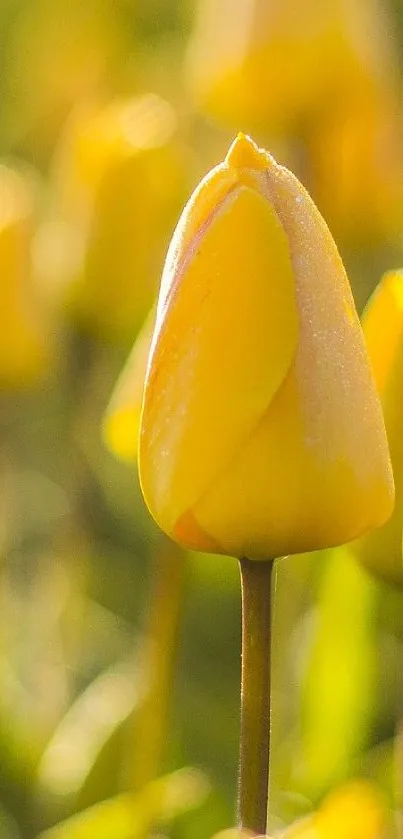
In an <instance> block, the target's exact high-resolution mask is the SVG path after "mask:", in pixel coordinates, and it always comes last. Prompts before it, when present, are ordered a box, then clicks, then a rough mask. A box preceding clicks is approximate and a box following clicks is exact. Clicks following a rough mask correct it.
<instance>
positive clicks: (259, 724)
mask: <svg viewBox="0 0 403 839" xmlns="http://www.w3.org/2000/svg"><path fill="white" fill-rule="evenodd" d="M240 571H241V583H242V683H241V742H240V757H239V797H238V817H239V824H240V827H241V828H243V829H245V830H249V831H251V832H252V834H255V835H259V834H262V833H265V832H266V822H267V801H268V785H269V745H270V644H271V583H272V573H273V562H258V561H252V560H249V559H246V558H244V559H241V560H240Z"/></svg>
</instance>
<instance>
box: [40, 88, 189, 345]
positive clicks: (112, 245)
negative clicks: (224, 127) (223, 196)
mask: <svg viewBox="0 0 403 839" xmlns="http://www.w3.org/2000/svg"><path fill="white" fill-rule="evenodd" d="M187 159H188V158H187V152H186V149H185V148H184V146H183V144H182V143H181V142H180V140H179V137H178V124H177V119H176V115H175V112H174V111H173V109H172V108H171V106H170V105H169V104H168V103H167V102H165V101H164V100H162V99H161V98H160V97H158V96H155V95H152V94H148V95H144V96H139V97H136V98H134V99H132V100H128V101H119V102H115V103H112V104H111V105H109V106H108V107H106V108H104V109H100V110H97V111H95V112H93V113H91V114H88V113H86V114H82V113H80V114H77V115H76V116H75V118H74V119H72V120H71V122H70V125H69V127H68V129H67V131H66V135H65V136H64V138H63V141H62V143H61V147H60V149H59V153H58V157H57V160H56V163H55V177H54V184H55V200H56V205H57V206H56V208H55V213H56V214H58V215H59V217H60V220H61V222H62V229H63V230H64V233H65V240H64V241H65V246H64V250H65V252H66V253H65V256H63V263H64V264H68V265H69V266H71V267H70V271H71V276H70V278H69V277H67V278H66V277H65V278H64V280H63V282H64V286H65V288H67V298H68V303H69V307H70V310H71V312H72V314H73V316H74V318H75V320H77V321H79V323H80V324H81V325H82V326H84V327H85V328H86V329H89V330H91V331H92V332H95V333H97V334H98V335H101V336H102V337H103V338H105V337H109V338H119V340H122V339H123V340H124V339H125V338H127V337H128V335H130V337H131V336H132V335H133V332H135V331H136V329H138V327H139V326H140V325H141V323H142V322H143V320H144V317H145V315H146V314H147V312H148V311H149V309H150V307H151V305H152V303H153V300H154V298H155V294H156V278H157V277H158V276H159V273H160V270H161V266H162V264H163V259H164V253H165V251H166V247H167V245H168V241H169V231H170V229H171V226H172V223H173V221H174V219H175V217H176V214H177V212H178V211H179V209H180V206H181V204H182V200H183V195H184V189H185V184H186V178H187V175H186V167H187ZM48 250H49V249H48ZM72 250H73V252H74V253H75V257H76V258H75V260H74V259H73V260H72V257H71V251H72ZM59 252H60V248H59ZM61 269H63V265H62V266H61Z"/></svg>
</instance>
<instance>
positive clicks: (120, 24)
mask: <svg viewBox="0 0 403 839" xmlns="http://www.w3.org/2000/svg"><path fill="white" fill-rule="evenodd" d="M16 12H17V13H16V14H14V15H13V17H12V18H11V26H10V30H9V35H8V42H6V44H5V47H6V55H7V66H6V68H5V72H4V74H3V77H4V85H5V91H6V95H4V101H3V106H4V107H3V120H2V129H3V131H5V133H6V136H7V138H8V139H9V141H11V143H13V144H16V145H17V147H18V148H20V147H21V146H22V147H23V148H28V149H29V152H30V157H31V155H32V154H33V155H34V157H35V160H40V161H48V159H49V155H50V154H51V152H52V150H53V148H54V145H55V143H56V142H57V139H58V136H59V133H60V130H61V128H62V126H63V123H64V121H65V120H66V117H67V116H68V114H69V113H70V111H71V109H72V107H74V106H75V105H76V103H77V102H80V101H85V100H87V99H88V98H91V97H93V96H97V95H99V93H100V92H101V95H102V92H103V91H104V90H105V89H106V90H109V89H110V88H111V85H112V89H113V88H115V87H116V85H118V84H119V82H120V80H121V79H122V77H126V78H127V77H128V70H129V68H130V76H129V78H130V81H131V89H133V86H132V85H133V82H132V78H133V76H134V72H133V71H134V69H135V68H136V63H137V59H136V54H135V53H134V55H133V52H134V51H133V43H132V42H129V40H128V34H127V31H126V32H125V27H124V20H122V17H121V15H119V13H118V11H117V8H116V2H113V0H102V2H100V0H85V3H72V2H70V0H29V1H28V2H24V3H19V4H18V7H16ZM10 17H11V16H10ZM129 50H131V53H132V55H131V61H130V63H129V62H128V60H127V55H128V53H129ZM136 71H137V68H136Z"/></svg>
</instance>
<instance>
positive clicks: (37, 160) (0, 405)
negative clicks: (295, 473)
mask: <svg viewBox="0 0 403 839" xmlns="http://www.w3.org/2000/svg"><path fill="white" fill-rule="evenodd" d="M240 33H241V34H242V38H241V37H240ZM402 33H403V9H402V6H401V3H400V2H398V0H394V2H392V0H390V2H389V3H386V2H382V3H381V2H379V3H376V2H372V0H349V2H342V0H330V1H329V3H327V4H326V3H324V2H323V0H321V2H319V0H316V2H315V1H314V0H309V2H308V0H296V2H294V3H292V2H289V1H288V2H285V0H250V2H248V3H246V2H245V0H233V2H229V1H228V0H226V1H225V0H210V2H207V0H199V2H198V3H196V2H195V0H82V2H71V0H3V2H2V3H0V100H1V115H0V388H1V394H0V423H1V429H2V433H1V438H0V440H1V450H0V466H1V471H0V485H1V493H0V546H1V564H0V839H38V837H41V839H92V837H94V839H95V837H97V839H103V837H105V839H145V837H154V839H157V837H158V839H210V837H211V836H213V835H214V834H216V833H219V832H221V831H223V830H226V829H228V828H230V827H231V826H233V825H234V823H235V814H234V790H235V788H236V771H237V768H236V767H237V752H238V728H239V708H238V692H239V678H240V661H239V646H240V613H239V609H240V605H239V581H238V570H237V565H236V562H235V561H234V560H232V559H228V558H226V557H211V556H207V555H191V554H186V555H182V554H179V553H177V552H176V550H175V549H173V548H172V546H171V545H170V544H167V542H166V540H165V538H164V537H163V536H162V535H161V534H160V533H159V532H158V531H157V528H156V526H155V525H154V523H153V522H152V521H151V519H150V517H149V516H148V514H147V512H146V510H145V507H144V503H143V501H142V498H141V494H140V490H139V486H138V479H137V470H136V467H135V464H134V463H132V464H127V463H125V462H123V461H120V460H118V459H115V457H114V456H113V454H112V453H111V452H110V451H109V450H108V449H107V447H106V445H105V442H104V440H103V434H102V429H103V425H104V417H105V412H106V410H107V407H108V404H109V400H110V397H111V394H112V390H113V387H114V384H115V382H116V379H117V377H118V375H119V373H120V370H121V368H122V366H123V363H124V361H125V359H126V357H127V355H128V352H129V350H130V347H131V345H132V343H133V341H134V340H135V338H136V336H137V334H138V332H139V330H140V328H141V326H142V323H143V322H144V320H145V318H146V317H147V314H148V311H149V309H150V307H151V306H152V303H153V300H154V296H155V294H156V291H157V289H158V283H159V279H160V272H161V269H162V265H163V261H164V254H165V250H166V247H167V244H168V242H169V240H170V237H171V234H172V230H173V228H174V226H175V223H176V220H177V217H178V214H179V212H180V209H181V207H182V206H183V204H184V202H185V201H186V199H187V197H188V196H189V194H190V192H191V190H192V189H193V187H194V186H195V185H196V184H197V182H198V180H199V179H200V176H201V175H202V174H204V173H205V172H206V171H207V170H208V169H209V168H210V167H211V166H212V165H214V164H215V163H217V162H218V161H219V160H221V159H222V158H223V156H224V155H225V152H226V149H227V148H228V146H229V143H230V141H231V139H232V137H233V136H234V134H235V133H236V132H237V131H238V130H243V131H246V132H248V131H253V133H254V136H255V139H256V140H257V141H258V142H260V143H261V144H262V145H264V146H265V147H266V148H268V149H270V150H272V151H273V152H274V153H275V154H276V156H277V158H278V159H279V161H280V162H284V163H285V164H287V165H288V166H290V167H291V168H292V169H293V171H295V173H296V174H297V175H298V177H299V178H300V180H301V181H302V182H303V183H304V184H306V186H307V187H308V189H309V191H310V192H311V194H312V196H313V198H314V199H315V201H316V203H317V205H318V207H319V209H320V210H321V212H322V213H323V215H324V217H325V218H326V220H327V221H328V223H329V226H330V228H331V230H332V233H333V235H334V237H335V239H336V241H337V244H338V246H339V249H340V252H341V254H342V256H343V259H344V262H345V265H346V267H347V270H348V273H349V278H350V281H351V283H352V286H353V290H354V294H355V297H356V301H357V305H358V308H359V309H360V310H361V309H362V308H363V306H364V304H365V302H366V300H367V299H368V297H369V295H370V293H371V291H372V290H373V288H374V287H375V285H376V284H377V283H378V281H379V279H380V276H381V274H382V273H383V272H384V271H386V270H389V269H393V268H398V267H399V266H401V265H402V264H403V125H402V116H401V114H402V102H403V98H402V97H403V48H402V43H403V42H402ZM137 386H138V383H137ZM137 393H138V391H137ZM400 411H401V409H400ZM135 424H136V419H135V418H134V420H133V427H134V426H135ZM396 433H398V432H397V431H396ZM401 433H402V434H403V428H402V429H401ZM118 448H119V446H118ZM121 453H122V454H123V456H125V455H126V454H127V453H129V455H130V458H131V459H132V460H134V459H135V457H134V455H133V446H132V445H131V441H130V440H129V441H128V440H127V439H125V440H121ZM402 508H403V505H401V504H400V507H399V509H402ZM401 524H402V523H400V524H399V526H400V527H401ZM377 550H378V552H379V545H378V547H377ZM394 561H395V560H394ZM397 561H398V560H397ZM386 564H387V563H386ZM402 564H403V560H402ZM367 565H368V567H371V562H368V563H367ZM396 577H397V578H398V577H399V575H398V574H397V575H394V580H393V581H392V582H396ZM390 582H391V581H390V580H389V581H388V580H384V581H381V580H378V579H377V578H376V577H372V576H370V573H369V572H367V571H366V570H365V569H364V567H361V566H359V565H358V564H357V562H356V552H355V549H354V548H351V549H350V548H348V547H347V548H342V549H340V550H333V551H327V552H324V553H316V554H306V555H304V556H297V557H293V558H291V559H289V560H280V561H278V562H277V566H276V587H275V607H274V611H275V621H274V650H273V734H272V749H273V751H272V764H271V790H270V821H269V830H270V831H271V832H272V833H274V832H275V831H277V830H278V831H282V830H283V829H286V828H287V829H289V830H290V833H289V834H287V835H289V836H290V837H291V836H292V835H295V837H297V836H301V837H303V836H304V835H306V836H307V839H308V835H309V839H311V836H312V837H315V839H322V837H323V839H333V838H334V837H336V836H337V837H339V839H343V838H344V836H345V837H346V839H384V835H390V836H391V837H393V836H394V835H396V837H397V836H401V835H402V833H401V832H400V833H398V830H399V829H400V831H402V830H403V821H402V814H401V813H402V812H403V803H402V802H403V745H402V743H403V722H402V720H403V676H402V674H403V667H402V662H403V592H402V591H401V590H400V588H399V586H398V585H396V586H395V585H393V586H392V585H390ZM357 777H359V778H364V779H368V780H370V781H372V784H373V786H371V787H367V786H365V785H364V787H361V786H360V784H358V786H354V785H353V786H352V787H345V786H343V785H345V783H346V782H347V781H349V779H354V778H357ZM360 783H361V782H360ZM345 789H348V790H349V792H348V795H347V798H346V799H344V798H343V795H344V792H343V790H345ZM368 789H370V790H371V792H368ZM329 794H330V798H328V797H327V796H329ZM337 795H339V796H341V798H340V799H337V798H335V799H334V798H332V797H331V796H337ZM332 801H336V802H339V801H341V802H342V803H343V802H347V803H345V809H344V810H343V806H344V804H343V806H342V805H340V807H341V810H340V808H339V804H337V807H336V810H337V812H339V810H340V811H341V812H343V813H344V812H345V816H344V817H343V818H344V822H343V825H342V826H340V825H339V823H338V822H337V823H336V822H335V821H334V820H333V815H326V814H329V813H330V814H332V813H333V812H334V811H333V809H332V806H333V805H331V802H332ZM323 802H324V803H323ZM326 802H327V803H326ZM374 802H375V803H374ZM379 802H381V803H379ZM360 808H362V812H363V813H364V812H365V814H366V815H365V818H364V817H362V818H361V816H360V815H359V814H360V813H361V809H360ZM374 808H375V809H374ZM314 811H315V812H316V813H317V815H316V816H312V815H311V814H312V813H313V812H314ZM380 811H382V812H381V815H379V813H380ZM373 812H375V815H374V816H373V818H372V816H371V814H372V813H373ZM352 813H353V814H354V816H353V815H352ZM357 813H358V816H357ZM323 814H325V815H323ZM378 816H379V817H378ZM353 817H354V818H358V823H359V824H360V825H361V826H362V825H364V828H365V830H364V829H363V831H362V835H361V834H360V835H358V833H354V834H352V833H351V831H350V832H348V830H347V827H348V825H350V827H351V825H352V824H353V821H352V819H353ZM305 818H308V822H309V823H308V822H307V821H305ZM301 819H302V820H303V821H300V820H301ZM312 819H313V820H314V822H315V826H314V831H315V832H314V833H311V832H308V830H309V831H310V830H311V826H312ZM294 821H295V822H296V824H295V825H293V827H292V828H291V825H292V823H293V822H294ZM304 825H305V826H304ZM307 825H308V828H307V827H306V826H307ZM365 825H368V829H367V828H366V827H365ZM291 830H292V831H293V832H291ZM357 830H358V828H357ZM343 831H344V832H343ZM379 831H381V832H379ZM221 835H222V836H223V839H224V836H228V837H230V836H231V834H221Z"/></svg>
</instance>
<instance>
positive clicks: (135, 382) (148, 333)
mask: <svg viewBox="0 0 403 839" xmlns="http://www.w3.org/2000/svg"><path fill="white" fill-rule="evenodd" d="M154 323H155V309H154V308H153V309H152V310H151V312H150V314H149V316H148V318H146V320H145V322H144V324H143V327H142V329H141V330H140V332H139V334H138V336H137V338H136V341H135V344H134V347H133V349H132V352H131V353H130V356H129V358H128V360H127V363H126V365H125V367H124V369H123V371H122V374H121V376H120V377H119V379H118V382H117V385H116V387H115V390H114V392H113V395H112V399H111V401H110V404H109V407H108V410H107V413H106V416H105V420H104V428H103V432H104V438H105V442H106V444H107V446H108V447H109V449H110V450H111V452H112V453H113V454H114V455H115V456H116V457H119V458H121V460H125V461H127V462H128V463H134V462H135V461H136V459H137V450H138V434H139V428H140V415H141V405H142V401H143V390H144V381H145V377H146V371H147V363H148V356H149V353H150V346H151V339H152V335H153V330H154Z"/></svg>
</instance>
